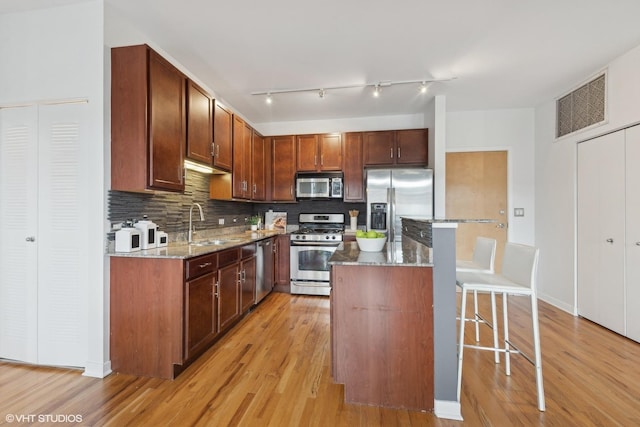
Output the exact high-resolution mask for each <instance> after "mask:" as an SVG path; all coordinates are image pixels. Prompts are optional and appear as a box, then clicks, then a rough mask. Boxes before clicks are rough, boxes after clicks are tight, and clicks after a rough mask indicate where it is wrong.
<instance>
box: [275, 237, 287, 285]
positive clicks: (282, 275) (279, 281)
mask: <svg viewBox="0 0 640 427" xmlns="http://www.w3.org/2000/svg"><path fill="white" fill-rule="evenodd" d="M289 260H290V253H289V236H288V235H281V236H278V237H277V238H276V250H275V260H274V263H275V269H276V271H275V284H276V286H280V287H281V288H283V287H284V288H286V289H288V288H289V282H290V281H291V277H290V276H291V273H290V268H291V267H290V265H289Z"/></svg>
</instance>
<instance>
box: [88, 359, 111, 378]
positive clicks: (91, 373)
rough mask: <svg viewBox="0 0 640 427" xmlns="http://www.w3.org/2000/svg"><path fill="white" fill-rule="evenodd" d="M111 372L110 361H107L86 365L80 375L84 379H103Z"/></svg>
mask: <svg viewBox="0 0 640 427" xmlns="http://www.w3.org/2000/svg"><path fill="white" fill-rule="evenodd" d="M111 372H112V371H111V361H110V360H107V361H106V362H104V363H91V362H89V363H87V366H85V368H84V372H83V374H82V375H83V376H85V377H94V378H104V377H106V376H107V375H109V374H110V373H111Z"/></svg>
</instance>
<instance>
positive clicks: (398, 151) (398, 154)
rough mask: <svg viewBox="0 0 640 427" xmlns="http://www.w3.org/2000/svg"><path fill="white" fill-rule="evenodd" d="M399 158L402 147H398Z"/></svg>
mask: <svg viewBox="0 0 640 427" xmlns="http://www.w3.org/2000/svg"><path fill="white" fill-rule="evenodd" d="M398 158H400V147H398Z"/></svg>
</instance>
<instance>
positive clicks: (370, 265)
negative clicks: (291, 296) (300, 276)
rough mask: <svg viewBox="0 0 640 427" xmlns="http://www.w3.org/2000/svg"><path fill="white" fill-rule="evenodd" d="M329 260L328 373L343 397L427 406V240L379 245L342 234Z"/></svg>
mask: <svg viewBox="0 0 640 427" xmlns="http://www.w3.org/2000/svg"><path fill="white" fill-rule="evenodd" d="M329 263H330V264H331V286H332V290H331V346H332V373H333V379H334V381H335V382H337V383H341V384H344V385H345V401H347V402H349V403H359V404H366V405H375V406H383V407H389V408H398V409H410V410H419V411H431V410H433V405H434V378H433V375H434V372H433V369H434V363H433V357H434V353H433V274H432V273H433V271H432V267H433V264H432V261H431V248H428V247H427V246H425V245H422V244H420V243H418V242H416V241H414V240H412V239H410V238H404V239H403V241H402V242H395V243H387V244H386V245H385V248H384V249H383V250H382V251H381V252H361V251H360V250H359V249H358V244H357V243H356V242H345V243H343V244H342V245H341V246H340V247H338V249H337V250H336V251H335V252H334V254H333V256H332V257H331V259H330V261H329Z"/></svg>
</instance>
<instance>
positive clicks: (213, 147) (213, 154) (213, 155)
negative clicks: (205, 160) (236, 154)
mask: <svg viewBox="0 0 640 427" xmlns="http://www.w3.org/2000/svg"><path fill="white" fill-rule="evenodd" d="M215 156H216V143H215V142H212V143H211V157H215Z"/></svg>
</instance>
